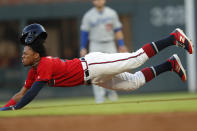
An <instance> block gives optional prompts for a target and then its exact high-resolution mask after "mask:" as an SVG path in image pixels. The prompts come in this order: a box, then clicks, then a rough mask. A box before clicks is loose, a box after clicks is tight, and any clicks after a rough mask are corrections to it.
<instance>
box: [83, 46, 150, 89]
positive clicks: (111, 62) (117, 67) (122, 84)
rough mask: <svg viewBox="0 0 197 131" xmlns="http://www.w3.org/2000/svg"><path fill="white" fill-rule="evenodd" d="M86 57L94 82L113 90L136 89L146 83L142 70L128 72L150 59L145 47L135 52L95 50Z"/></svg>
mask: <svg viewBox="0 0 197 131" xmlns="http://www.w3.org/2000/svg"><path fill="white" fill-rule="evenodd" d="M85 59H86V61H87V65H88V70H89V75H90V79H91V82H92V84H96V85H99V86H102V87H104V88H108V89H113V90H135V89H137V88H139V87H141V86H142V85H144V84H145V77H144V75H143V73H142V72H141V71H138V72H136V73H134V74H131V73H128V72H127V71H129V70H131V69H135V68H137V67H139V66H141V65H142V64H144V63H145V62H146V61H147V60H148V56H147V55H146V53H145V52H144V50H143V49H139V50H138V51H136V52H133V53H114V54H108V53H101V52H93V53H89V54H87V55H86V56H85Z"/></svg>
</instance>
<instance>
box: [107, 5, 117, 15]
mask: <svg viewBox="0 0 197 131" xmlns="http://www.w3.org/2000/svg"><path fill="white" fill-rule="evenodd" d="M105 10H106V11H107V12H109V13H113V14H117V12H116V10H114V9H112V8H111V7H109V6H105Z"/></svg>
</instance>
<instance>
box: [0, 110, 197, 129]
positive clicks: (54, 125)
mask: <svg viewBox="0 0 197 131" xmlns="http://www.w3.org/2000/svg"><path fill="white" fill-rule="evenodd" d="M196 121H197V112H185V113H183V112H180V113H177V112H176V113H152V114H150V113H149V114H129V115H127V114H122V115H83V116H39V117H13V118H0V131H197V124H196Z"/></svg>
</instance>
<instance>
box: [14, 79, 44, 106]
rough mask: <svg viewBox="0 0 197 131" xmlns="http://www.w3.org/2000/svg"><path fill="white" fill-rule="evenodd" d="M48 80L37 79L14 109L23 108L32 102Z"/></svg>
mask: <svg viewBox="0 0 197 131" xmlns="http://www.w3.org/2000/svg"><path fill="white" fill-rule="evenodd" d="M45 84H46V82H43V81H36V82H34V84H33V85H32V87H31V88H30V89H29V90H28V91H27V92H26V93H25V95H24V96H23V97H22V98H21V100H20V101H19V102H18V103H17V104H16V105H15V106H14V109H21V108H23V107H24V106H26V105H27V104H28V103H29V102H31V101H32V100H33V99H34V98H35V96H37V94H38V93H39V91H40V90H41V89H42V88H43V86H44V85H45Z"/></svg>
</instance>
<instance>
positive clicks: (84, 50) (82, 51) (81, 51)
mask: <svg viewBox="0 0 197 131" xmlns="http://www.w3.org/2000/svg"><path fill="white" fill-rule="evenodd" d="M87 53H88V51H87V49H85V48H82V49H81V50H80V57H84V56H85V55H86V54H87Z"/></svg>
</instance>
